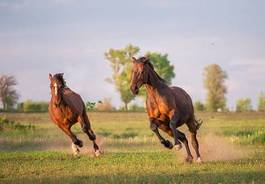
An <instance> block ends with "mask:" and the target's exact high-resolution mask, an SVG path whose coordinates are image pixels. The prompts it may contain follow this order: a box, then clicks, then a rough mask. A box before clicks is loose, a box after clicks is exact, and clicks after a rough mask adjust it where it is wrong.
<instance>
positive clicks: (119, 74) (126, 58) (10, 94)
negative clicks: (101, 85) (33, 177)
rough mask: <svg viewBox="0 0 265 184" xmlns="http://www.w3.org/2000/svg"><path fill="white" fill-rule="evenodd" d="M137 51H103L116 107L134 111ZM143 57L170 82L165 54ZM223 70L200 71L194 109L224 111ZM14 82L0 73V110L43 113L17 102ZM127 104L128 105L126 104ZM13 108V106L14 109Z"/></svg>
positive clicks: (108, 107)
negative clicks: (200, 90)
mask: <svg viewBox="0 0 265 184" xmlns="http://www.w3.org/2000/svg"><path fill="white" fill-rule="evenodd" d="M139 53H140V48H139V47H137V46H134V45H131V44H129V45H127V46H125V47H124V48H121V49H109V50H108V51H107V52H105V54H104V55H105V58H106V61H107V62H108V63H109V65H110V67H111V69H112V75H111V76H110V77H109V78H107V79H106V81H107V82H109V83H111V84H113V85H114V86H115V88H116V91H117V92H118V93H119V95H120V99H121V101H122V102H123V104H124V106H123V107H122V108H121V109H119V110H124V111H127V110H129V109H130V110H134V111H138V110H139V111H142V110H144V107H143V106H139V105H136V104H131V102H132V101H133V100H134V99H135V98H136V97H135V96H134V95H132V93H131V91H130V89H129V85H130V77H131V76H130V75H131V64H132V62H131V58H132V57H133V56H136V55H138V54H139ZM144 55H145V56H147V57H149V59H150V61H151V62H152V64H153V66H154V68H155V70H156V71H157V73H158V74H159V75H160V76H161V77H162V78H163V79H164V80H165V81H166V83H167V84H168V85H170V84H171V83H172V79H173V78H174V77H175V73H174V66H173V65H172V64H171V63H170V61H169V59H168V55H167V54H163V53H158V52H150V51H149V52H146V53H145V54H144ZM227 78H228V75H227V73H226V72H225V71H224V70H223V69H222V68H221V67H220V66H219V65H218V64H211V65H208V66H206V67H205V68H204V71H203V83H204V88H205V90H206V92H207V95H206V101H205V103H202V102H200V101H195V103H194V108H195V109H196V110H197V111H209V112H217V111H228V110H229V109H228V108H227V106H226V103H227V99H226V94H227V86H226V84H225V81H226V80H227ZM16 85H17V81H16V79H15V77H14V76H7V75H0V101H1V104H2V108H0V109H2V111H11V110H16V111H19V112H47V110H48V102H34V101H31V100H27V101H25V102H21V103H18V99H19V94H18V92H17V91H16V90H15V88H14V87H15V86H16ZM145 94H146V93H145V88H142V89H141V91H140V98H143V99H144V98H145ZM129 104H131V105H130V106H129ZM15 107H16V108H15ZM86 108H87V110H99V111H114V110H117V109H116V108H115V107H113V105H112V104H111V99H110V98H104V99H103V100H102V101H99V102H98V103H93V102H87V103H86ZM257 109H258V111H265V95H264V93H260V95H259V98H258V108H257ZM252 110H253V107H252V105H251V100H250V98H240V99H238V100H237V101H236V111H237V112H243V111H252Z"/></svg>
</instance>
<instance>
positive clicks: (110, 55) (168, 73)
mask: <svg viewBox="0 0 265 184" xmlns="http://www.w3.org/2000/svg"><path fill="white" fill-rule="evenodd" d="M139 51H140V49H139V47H136V46H133V45H128V46H126V47H125V48H123V49H110V50H109V51H108V52H106V53H105V57H106V58H107V60H108V61H109V62H110V64H111V68H112V77H111V78H109V79H107V81H109V82H111V83H113V84H114V85H115V87H116V89H117V91H118V92H119V93H120V96H121V100H122V101H123V103H124V108H125V110H128V104H129V103H130V102H131V101H132V100H133V99H134V98H135V96H134V95H132V93H131V91H130V89H129V85H130V80H131V64H132V61H131V60H132V59H131V58H132V57H133V56H135V55H136V54H138V53H139ZM145 55H146V56H148V57H149V58H150V60H151V62H152V64H153V65H154V68H155V70H156V72H157V73H158V74H159V75H160V76H161V77H162V78H163V79H164V80H165V81H166V83H167V84H171V82H172V79H173V78H174V77H175V73H174V66H173V65H170V61H169V60H168V58H167V57H168V55H167V54H160V53H157V52H147V53H146V54H145ZM140 95H141V96H145V93H144V88H143V89H142V90H141V91H140Z"/></svg>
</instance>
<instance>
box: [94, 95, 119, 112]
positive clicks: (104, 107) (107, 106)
mask: <svg viewBox="0 0 265 184" xmlns="http://www.w3.org/2000/svg"><path fill="white" fill-rule="evenodd" d="M95 109H96V110H98V111H114V110H115V108H114V106H113V105H112V103H111V99H110V98H104V99H103V100H102V101H100V103H97V105H96V107H95Z"/></svg>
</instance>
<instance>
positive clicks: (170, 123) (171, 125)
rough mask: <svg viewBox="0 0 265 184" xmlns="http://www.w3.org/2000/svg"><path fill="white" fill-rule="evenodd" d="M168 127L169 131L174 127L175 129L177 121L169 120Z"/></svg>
mask: <svg viewBox="0 0 265 184" xmlns="http://www.w3.org/2000/svg"><path fill="white" fill-rule="evenodd" d="M169 127H170V128H171V129H173V128H176V127H177V121H174V120H171V121H170V122H169Z"/></svg>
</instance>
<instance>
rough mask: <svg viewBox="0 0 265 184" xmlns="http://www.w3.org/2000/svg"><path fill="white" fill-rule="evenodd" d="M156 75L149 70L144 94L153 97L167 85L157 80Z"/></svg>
mask: <svg viewBox="0 0 265 184" xmlns="http://www.w3.org/2000/svg"><path fill="white" fill-rule="evenodd" d="M157 75H158V74H156V73H155V71H153V70H150V72H149V74H148V81H147V83H146V84H145V87H146V92H147V95H148V96H154V95H155V94H158V95H159V94H160V93H161V92H162V91H163V90H164V89H165V88H166V87H167V85H166V84H165V83H164V82H162V81H161V79H159V78H158V76H157Z"/></svg>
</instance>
